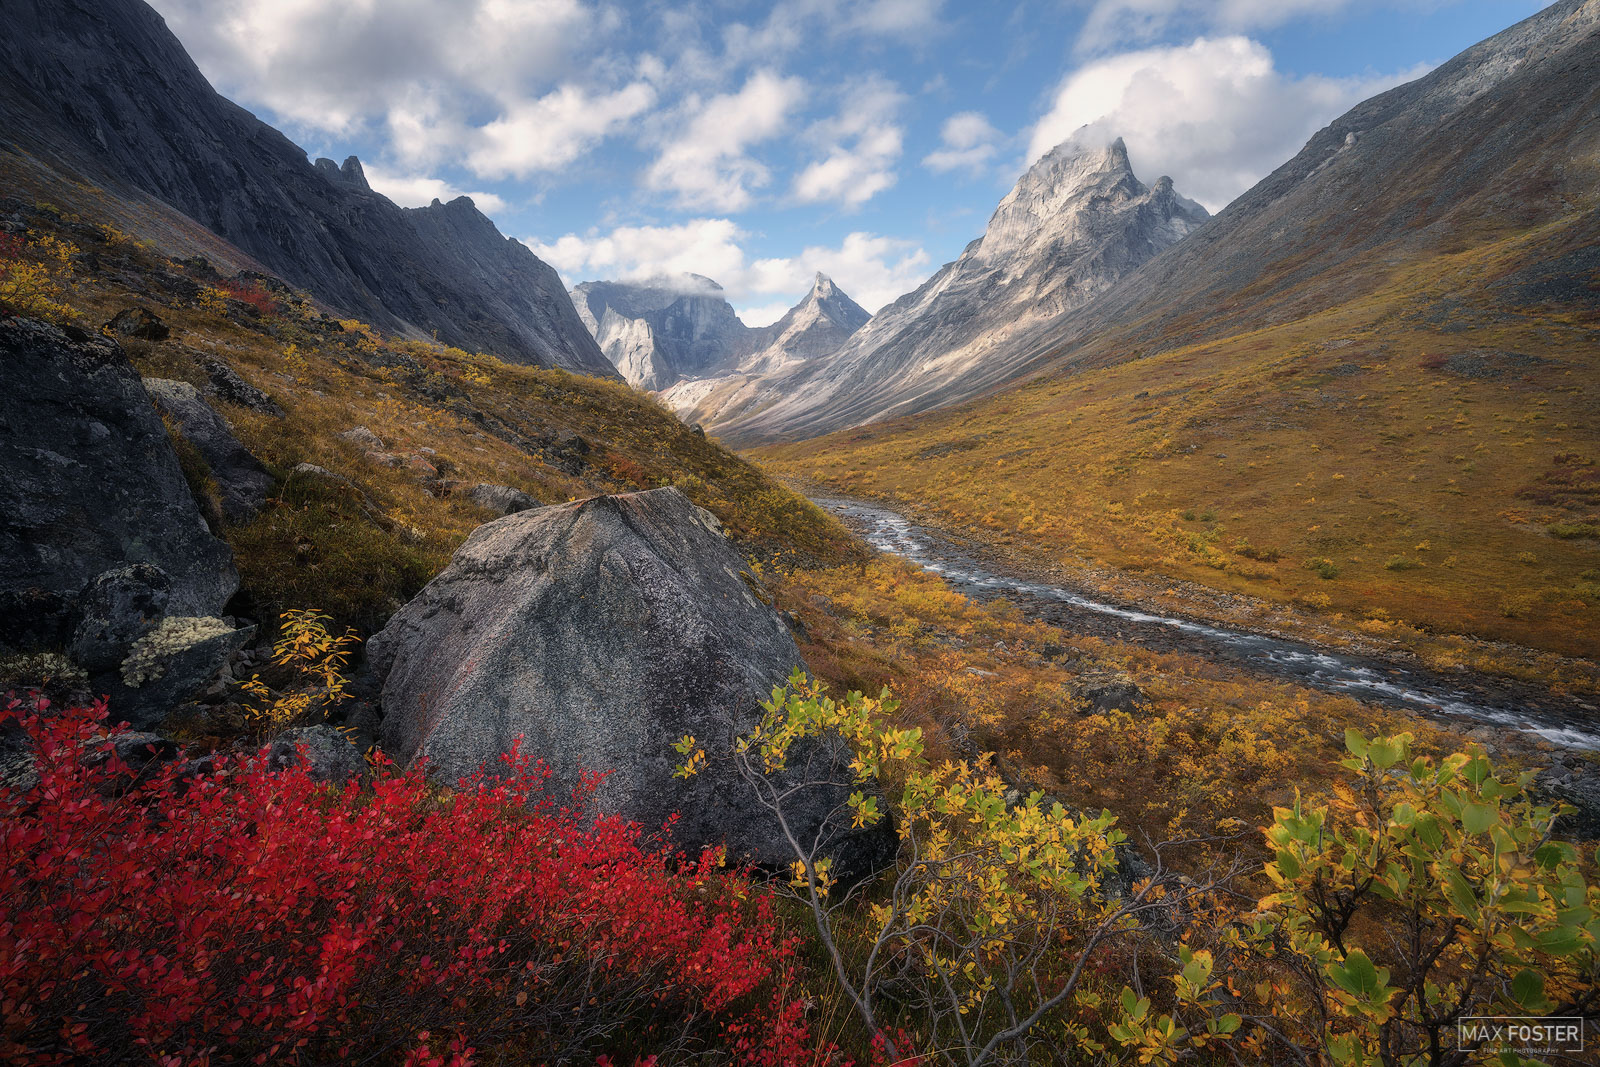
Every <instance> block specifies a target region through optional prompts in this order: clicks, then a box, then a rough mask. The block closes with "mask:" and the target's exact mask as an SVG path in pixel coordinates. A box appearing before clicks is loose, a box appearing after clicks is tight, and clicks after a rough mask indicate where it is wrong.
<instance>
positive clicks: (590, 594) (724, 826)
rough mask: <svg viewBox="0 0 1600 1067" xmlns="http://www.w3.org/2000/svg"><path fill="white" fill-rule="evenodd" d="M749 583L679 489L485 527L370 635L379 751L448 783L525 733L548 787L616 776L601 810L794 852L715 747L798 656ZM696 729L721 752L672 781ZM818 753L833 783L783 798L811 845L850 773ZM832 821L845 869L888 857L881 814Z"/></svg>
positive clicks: (741, 844) (679, 834)
mask: <svg viewBox="0 0 1600 1067" xmlns="http://www.w3.org/2000/svg"><path fill="white" fill-rule="evenodd" d="M754 584H755V583H754V578H753V576H751V575H750V574H749V572H748V570H747V569H746V565H745V563H744V560H743V559H742V558H741V557H740V555H739V553H738V552H737V551H736V550H735V549H734V547H733V546H732V545H731V544H730V543H729V542H728V541H727V539H726V538H725V537H724V536H723V535H722V532H721V529H720V527H719V525H718V523H717V521H716V519H715V518H713V517H712V516H711V515H710V514H709V513H708V512H705V511H703V510H701V509H700V508H697V507H695V506H694V505H693V504H692V503H690V502H689V500H688V498H687V497H685V496H683V494H682V493H680V492H678V490H676V489H655V490H651V491H649V492H643V493H628V494H624V495H619V496H601V497H595V498H593V499H590V500H585V501H581V502H578V503H571V504H559V505H554V506H551V507H544V508H538V509H535V510H532V511H525V512H520V513H518V514H514V515H509V516H507V517H505V518H502V519H497V520H495V521H494V522H490V523H487V524H486V525H483V526H480V527H479V528H478V529H477V530H476V531H474V533H473V534H472V536H471V537H469V538H468V539H467V542H466V544H464V545H463V546H462V547H461V549H460V550H459V551H457V553H456V555H455V558H454V559H453V560H452V562H451V564H450V566H449V567H448V568H446V569H445V571H444V572H443V573H442V574H440V575H439V577H437V578H435V579H434V580H433V582H431V583H430V584H429V585H428V586H427V588H425V589H424V590H423V591H422V592H421V593H420V594H419V595H418V596H417V598H416V599H415V600H413V601H412V602H411V603H410V604H408V605H406V606H405V607H404V608H403V609H401V610H400V612H398V613H397V614H396V615H395V616H394V617H393V618H392V619H391V620H390V621H389V624H388V626H387V627H386V628H385V629H384V630H383V632H381V633H380V634H378V635H377V636H376V637H374V638H373V639H372V641H371V642H370V644H369V646H368V653H369V657H370V663H371V666H372V669H373V671H374V672H375V679H376V680H377V681H379V683H380V684H381V687H382V689H381V699H382V708H383V720H382V725H381V728H380V737H381V740H382V743H383V747H384V749H385V751H386V752H387V753H388V754H389V755H390V756H391V757H393V758H394V759H396V760H398V761H400V762H401V763H402V764H409V763H411V762H413V761H415V760H418V759H424V758H425V759H426V761H427V766H428V768H429V771H430V773H431V774H433V775H434V776H435V777H437V778H438V779H440V780H442V781H445V782H451V783H453V782H455V781H457V780H459V779H461V778H463V777H466V776H468V775H471V774H473V773H474V772H476V771H477V770H478V769H479V768H480V767H485V766H487V767H488V768H489V769H490V770H491V771H492V770H493V769H494V768H495V767H497V766H498V765H499V763H498V760H499V757H500V755H501V754H502V753H504V752H506V751H508V750H509V749H510V748H511V746H512V744H513V742H514V741H515V740H516V739H517V738H519V737H520V738H522V751H524V752H525V753H528V754H531V755H533V756H536V757H539V758H541V759H543V760H544V761H545V762H546V763H547V764H548V765H549V767H550V768H551V770H552V771H553V772H554V777H553V780H552V783H551V789H552V791H553V793H554V795H556V796H563V795H565V794H566V792H567V791H568V790H570V789H572V788H573V787H574V786H576V785H578V783H579V778H580V772H581V771H605V772H609V775H608V777H607V778H606V779H605V781H604V782H603V783H602V784H601V786H600V787H599V789H598V791H597V792H596V794H595V796H594V802H595V806H596V807H597V808H598V809H599V810H600V811H603V812H608V813H615V814H620V815H622V816H625V817H627V818H629V819H633V820H637V821H638V822H640V823H641V824H643V825H644V826H645V827H646V828H647V829H654V828H657V827H660V826H661V825H662V824H663V822H664V821H665V820H666V819H667V818H668V817H669V816H671V815H672V814H673V813H678V814H679V816H680V819H679V821H678V823H677V825H676V827H675V828H674V831H673V834H674V840H675V842H676V843H677V844H678V845H679V846H680V847H682V848H686V849H693V848H698V847H701V846H705V845H711V844H716V843H723V842H726V843H727V844H728V846H729V851H730V853H731V854H732V855H733V856H734V857H748V858H750V859H753V860H755V861H756V862H758V863H763V864H772V865H777V864H785V863H787V862H788V861H789V859H790V858H791V857H790V856H789V852H788V848H787V846H786V845H785V844H783V843H782V839H781V837H780V835H779V832H778V828H777V825H776V822H775V821H774V820H773V819H772V818H771V816H770V815H769V814H768V813H766V812H765V811H764V810H762V809H761V808H760V806H759V805H758V804H757V802H756V799H755V795H754V793H753V791H752V788H751V786H750V785H748V784H747V783H745V782H743V781H742V780H740V779H739V777H738V776H737V774H736V773H735V772H734V771H733V770H732V768H731V767H730V766H729V765H728V764H727V762H726V761H724V760H720V759H718V758H717V757H718V756H719V755H720V754H725V753H726V752H727V751H728V750H729V746H730V745H731V742H732V740H733V739H734V738H735V737H736V736H738V735H741V734H744V733H748V732H749V731H750V729H751V728H752V727H753V726H754V725H755V724H756V723H757V721H758V720H759V717H760V709H759V707H758V702H759V701H760V700H761V699H763V698H764V697H766V696H767V695H768V694H769V693H770V691H771V689H772V687H773V686H774V685H779V684H781V683H782V682H783V681H784V679H785V678H787V677H788V675H789V674H790V672H791V671H793V670H794V669H795V668H796V667H797V666H799V665H800V663H801V660H800V654H799V651H798V649H796V647H795V644H794V639H793V638H792V637H791V636H790V635H789V631H788V628H787V627H786V626H785V625H784V624H783V620H782V619H781V618H779V616H778V613H777V612H776V611H774V610H773V609H772V608H771V607H770V606H768V605H766V604H763V603H762V602H761V601H760V600H759V599H757V597H756V595H755V594H754V592H753V591H752V587H753V586H754ZM685 734H693V735H694V736H695V737H696V738H697V739H698V740H699V741H700V742H701V744H702V745H704V746H705V747H706V749H707V750H708V752H709V753H710V754H711V757H712V758H711V759H710V761H709V763H708V766H707V768H706V769H705V770H704V771H702V772H701V773H700V774H699V775H697V776H695V777H694V778H691V779H689V780H688V781H684V780H681V779H678V778H675V777H674V776H673V770H674V768H675V767H676V766H677V764H678V762H679V756H678V754H677V753H676V752H674V751H673V749H672V745H673V742H675V741H677V740H678V739H679V738H681V737H683V736H684V735H685ZM810 756H811V757H812V760H813V762H812V769H813V776H815V777H827V778H831V782H830V784H827V785H824V786H817V787H814V788H812V787H808V788H806V789H804V790H802V791H801V792H800V794H799V795H797V796H795V797H794V798H793V799H792V802H791V804H790V809H791V810H790V813H789V814H790V817H791V819H792V821H793V824H794V825H795V828H796V829H797V830H798V832H800V833H801V834H802V836H804V837H806V838H808V839H809V837H810V835H811V834H812V833H813V832H815V831H816V830H817V829H818V828H819V827H821V826H822V825H823V820H825V819H830V818H833V819H837V816H836V815H835V814H834V813H835V809H837V808H839V807H840V806H841V805H842V803H843V801H844V799H845V796H846V795H847V792H848V788H849V785H848V783H849V781H850V774H849V771H848V769H847V766H846V764H847V762H848V761H847V759H846V757H845V756H844V754H843V746H842V743H840V744H835V745H833V746H819V747H818V748H817V749H814V750H813V751H812V752H811V753H810ZM804 763H805V759H803V758H802V759H797V760H796V761H795V762H794V764H793V765H797V766H798V765H801V764H804ZM819 771H821V772H826V773H825V774H817V772H819ZM808 780H809V779H808ZM844 823H845V824H847V820H844ZM825 833H830V834H835V835H836V846H835V847H834V852H835V854H836V856H837V863H838V866H839V868H840V869H842V870H845V871H846V872H860V871H863V870H866V869H869V868H872V867H875V866H877V865H879V864H881V863H883V862H886V861H887V859H888V858H890V857H891V856H892V854H893V848H894V844H893V833H892V832H891V831H889V830H888V828H887V827H879V828H877V829H875V830H874V831H871V832H863V833H857V834H849V833H846V832H845V831H844V827H843V825H841V823H840V822H838V821H835V822H832V823H830V829H828V830H827V831H825Z"/></svg>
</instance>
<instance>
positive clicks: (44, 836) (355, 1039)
mask: <svg viewBox="0 0 1600 1067" xmlns="http://www.w3.org/2000/svg"><path fill="white" fill-rule="evenodd" d="M5 715H6V716H9V717H14V718H15V721H16V723H17V724H19V725H20V727H21V729H22V730H24V731H26V733H27V734H28V735H29V736H30V738H31V740H32V744H33V747H34V751H35V755H36V763H35V770H36V772H37V775H38V783H37V785H35V786H33V787H32V788H28V789H26V791H24V790H23V789H21V788H19V787H13V786H0V861H3V862H0V872H3V873H0V1061H3V1062H5V1063H14V1064H57V1063H102V1064H109V1063H131V1062H142V1063H161V1064H179V1063H228V1062H256V1063H264V1062H271V1063H280V1062H282V1063H324V1062H332V1061H339V1060H344V1059H350V1060H356V1061H360V1062H380V1063H384V1062H386V1063H395V1064H400V1063H404V1064H408V1065H417V1067H424V1065H430V1067H432V1065H438V1067H443V1065H449V1067H466V1065H468V1064H473V1063H494V1062H513V1063H528V1062H544V1061H553V1060H561V1059H566V1058H569V1057H570V1058H579V1059H592V1058H593V1057H595V1056H596V1055H598V1054H600V1053H601V1052H602V1051H604V1052H607V1053H609V1055H610V1056H612V1057H613V1058H614V1059H615V1061H616V1062H617V1063H637V1062H645V1063H649V1062H659V1063H662V1064H665V1063H667V1062H672V1061H685V1060H689V1059H693V1060H694V1061H695V1062H701V1061H703V1060H709V1061H711V1062H733V1063H749V1064H756V1065H762V1067H766V1065H780V1064H802V1063H812V1062H815V1061H816V1060H817V1058H818V1054H817V1053H816V1052H815V1051H814V1050H813V1048H812V1042H811V1040H810V1036H809V1033H808V1030H807V1027H806V1023H805V1020H804V1019H803V1017H802V1012H803V1008H802V1002H801V1001H799V1000H797V999H795V997H794V996H793V995H792V994H794V993H795V989H794V985H793V967H794V959H793V954H794V948H795V943H794V941H793V939H789V938H785V937H784V936H782V935H781V934H780V933H779V932H778V931H779V929H780V924H779V923H778V922H777V921H776V919H775V917H774V915H773V913H772V911H771V908H770V904H769V901H768V898H767V897H766V895H765V894H763V893H761V892H759V891H757V890H755V889H753V888H752V886H751V884H750V882H749V881H748V880H747V879H746V878H745V877H743V876H741V875H737V874H733V873H730V872H727V871H725V870H722V869H720V867H719V864H718V859H717V857H716V856H715V855H713V854H711V853H707V854H706V855H703V856H701V857H700V858H699V859H698V861H693V860H687V859H685V858H683V857H681V856H675V855H673V854H671V853H669V852H667V851H666V850H664V849H661V848H659V847H655V846H653V845H651V844H650V843H649V842H648V841H647V840H645V839H643V838H642V837H641V836H640V833H639V830H638V828H637V827H636V826H631V825H628V824H625V823H623V822H621V821H619V820H616V819H613V818H600V819H597V820H596V819H588V818H585V817H584V816H582V815H581V814H580V813H579V811H578V810H577V808H576V807H575V806H574V805H573V804H572V803H568V804H558V803H557V802H556V801H554V800H553V799H552V798H550V797H548V796H546V795H545V794H544V789H543V787H544V784H545V781H546V780H547V779H548V777H549V772H548V771H547V770H545V769H544V768H543V767H542V765H540V764H539V763H537V762H535V761H532V760H530V759H528V758H527V757H525V756H521V755H517V754H513V755H512V756H511V757H509V758H508V759H507V761H506V765H505V767H504V768H501V770H500V773H499V774H498V775H497V776H496V777H494V778H486V777H484V776H482V775H480V776H479V777H477V778H476V779H473V780H471V781H467V782H463V783H462V788H461V789H460V790H459V791H457V792H455V793H453V794H449V795H444V794H441V792H440V791H439V790H437V789H434V788H432V787H430V786H428V785H427V783H426V782H425V781H424V779H423V778H422V776H421V775H420V773H418V772H416V771H412V772H404V773H402V772H400V771H397V770H395V769H394V768H393V767H392V766H379V767H377V768H375V769H374V772H373V776H372V780H371V782H370V783H369V784H368V785H366V786H365V787H361V786H359V785H357V784H354V783H352V784H350V785H348V786H346V787H344V788H337V787H330V786H327V785H323V784H319V783H317V782H314V781H313V780H312V779H311V778H310V777H309V776H308V775H307V773H306V771H305V770H304V769H303V768H295V769H291V770H287V771H278V772H269V771H268V770H267V769H266V768H265V766H264V764H263V763H262V762H261V761H259V760H257V759H249V758H237V759H230V760H223V761H220V762H219V764H218V765H217V766H216V767H215V768H214V769H212V770H211V771H210V772H208V773H206V774H204V775H201V776H194V777H189V778H184V777H183V776H182V774H181V772H180V770H179V769H178V768H179V767H180V766H181V764H180V763H168V764H162V765H159V768H160V769H158V770H152V771H150V772H149V773H148V774H141V775H135V774H134V773H133V772H132V771H130V769H129V767H128V765H127V764H125V763H123V762H122V761H121V760H120V759H118V758H117V757H116V756H115V754H114V753H112V752H111V751H110V747H109V744H108V741H107V738H108V733H107V731H106V729H105V718H106V711H105V708H104V706H103V704H102V705H98V706H96V707H93V708H69V709H67V710H65V711H62V712H59V713H56V712H53V711H51V710H50V709H48V707H47V706H45V705H43V704H41V705H40V706H39V707H38V708H36V709H35V708H23V707H20V706H19V705H18V703H17V702H16V701H12V702H11V704H10V707H9V708H7V709H6V711H5ZM86 756H87V757H91V758H86ZM151 766H152V767H156V766H158V765H157V764H152V765H151ZM592 786H593V783H592V782H591V783H590V788H592ZM577 799H578V800H581V799H582V798H581V797H579V798H577ZM824 1055H826V1054H824Z"/></svg>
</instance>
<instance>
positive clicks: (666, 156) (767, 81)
mask: <svg viewBox="0 0 1600 1067" xmlns="http://www.w3.org/2000/svg"><path fill="white" fill-rule="evenodd" d="M804 93H805V82H803V81H802V80H801V79H799V78H795V77H781V76H779V75H778V74H776V73H774V72H773V71H770V70H761V71H757V72H756V73H754V74H752V75H751V76H750V77H749V79H747V80H746V81H745V83H744V86H743V87H742V88H740V89H739V91H738V92H734V93H722V94H719V95H717V96H713V97H711V98H710V99H706V100H702V99H701V98H700V97H698V96H691V97H690V98H689V99H688V100H686V101H685V103H684V104H683V106H682V107H681V108H680V118H679V121H678V123H677V124H676V126H675V128H674V131H673V133H672V134H671V135H670V136H669V138H668V139H667V140H666V143H665V144H664V146H663V147H662V149H661V152H660V154H659V155H658V156H657V157H656V159H655V162H653V163H652V164H651V165H650V167H649V169H648V170H647V171H646V172H645V184H646V185H647V186H648V187H649V188H651V189H656V190H661V191H664V192H670V193H672V194H674V195H675V197H676V198H677V201H678V205H679V206H680V207H683V208H688V209H694V208H709V209H711V210H713V211H742V210H744V209H745V208H747V207H749V206H750V204H751V202H752V201H753V199H754V195H753V190H756V189H759V188H761V187H762V186H764V185H766V184H767V183H768V182H769V181H770V180H771V172H770V171H769V170H768V169H767V167H766V165H765V164H764V163H762V162H761V161H760V160H758V159H756V158H755V157H754V156H752V155H750V154H749V152H748V149H749V148H751V147H752V146H753V145H756V144H760V143H761V142H763V141H768V140H771V139H772V138H774V137H776V136H777V135H778V134H780V133H782V132H783V131H784V130H785V129H787V128H788V125H789V121H790V117H791V114H792V113H793V111H794V110H795V108H796V107H797V106H798V105H799V104H800V102H801V97H802V96H803V95H804Z"/></svg>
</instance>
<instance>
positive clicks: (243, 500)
mask: <svg viewBox="0 0 1600 1067" xmlns="http://www.w3.org/2000/svg"><path fill="white" fill-rule="evenodd" d="M144 387H145V391H146V392H148V393H149V394H150V399H152V400H154V401H155V403H156V407H157V408H159V409H160V410H161V412H162V413H163V414H165V415H166V416H167V417H168V418H170V419H172V420H173V422H175V423H177V425H178V429H179V430H180V432H182V434H183V436H184V439H185V440H187V441H188V442H189V443H190V444H192V445H194V447H195V451H197V452H199V453H200V456H201V458H202V459H204V460H205V461H206V465H207V466H209V467H210V468H211V477H212V478H213V479H214V480H215V481H216V483H217V490H218V492H219V493H220V494H221V496H222V517H223V518H225V519H227V520H228V521H229V522H231V523H245V522H249V521H250V520H251V519H253V518H255V517H256V515H257V514H259V513H260V511H261V508H262V506H263V505H264V504H266V502H267V497H268V495H270V494H271V492H272V488H273V482H272V475H271V474H269V473H267V468H266V467H264V466H263V465H262V463H261V461H260V460H258V459H256V457H255V456H253V455H251V454H250V451H249V450H248V449H246V448H245V447H244V445H242V444H240V443H239V439H238V438H237V437H235V436H234V435H233V427H231V426H229V425H228V421H227V420H226V419H224V418H223V417H222V416H221V415H219V414H217V413H216V412H215V411H214V410H212V407H211V405H210V404H207V403H206V401H205V398H204V397H202V396H201V395H200V390H198V389H196V388H195V387H194V386H192V385H190V384H189V383H188V382H175V381H169V380H168V379H166V378H146V379H145V380H144Z"/></svg>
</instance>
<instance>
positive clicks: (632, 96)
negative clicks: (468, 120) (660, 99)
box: [466, 82, 656, 178]
mask: <svg viewBox="0 0 1600 1067" xmlns="http://www.w3.org/2000/svg"><path fill="white" fill-rule="evenodd" d="M655 99H656V94H655V89H653V88H652V87H651V86H650V85H648V84H646V83H644V82H634V83H633V84H632V85H628V86H625V87H624V88H622V89H619V90H617V91H616V92H614V93H604V94H599V95H592V94H590V93H587V92H585V91H584V90H582V89H580V88H578V87H577V86H576V85H563V86H561V88H559V89H557V90H556V91H555V92H552V93H548V94H546V95H544V96H542V97H539V98H538V99H536V100H526V101H519V102H517V103H515V104H513V105H511V107H510V108H508V109H507V110H506V112H504V113H503V114H502V115H501V116H500V117H499V118H497V119H495V120H494V121H493V122H490V123H489V124H488V125H486V126H483V127H482V128H480V129H478V130H476V131H474V133H473V134H472V136H471V141H472V145H473V146H472V149H471V151H470V152H469V153H468V155H467V160H466V162H467V166H469V167H471V168H472V171H473V173H474V174H478V175H480V176H482V177H486V178H500V177H506V176H508V175H515V176H516V177H519V178H523V177H527V176H528V175H529V174H530V173H532V172H534V171H540V170H559V169H560V168H562V167H565V166H566V165H567V164H569V163H571V162H572V161H573V160H575V159H577V158H578V157H579V156H581V155H583V154H584V153H585V152H587V151H588V150H589V149H590V148H592V147H594V146H595V145H596V144H598V143H599V142H600V141H601V140H603V139H604V138H605V137H606V135H607V134H609V133H610V132H611V131H613V130H614V129H616V128H617V127H619V126H622V125H624V124H626V123H627V122H628V120H630V119H632V118H634V117H635V116H636V115H638V114H640V113H641V112H643V111H646V110H648V109H649V108H650V107H651V105H653V104H654V103H655Z"/></svg>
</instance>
